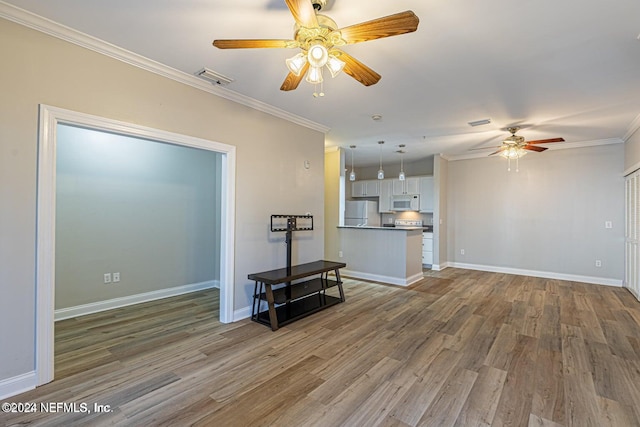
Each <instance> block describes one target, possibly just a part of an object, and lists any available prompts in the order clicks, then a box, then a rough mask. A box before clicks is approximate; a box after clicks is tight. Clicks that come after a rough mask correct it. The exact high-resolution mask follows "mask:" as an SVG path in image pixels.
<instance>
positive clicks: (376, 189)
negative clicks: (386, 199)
mask: <svg viewBox="0 0 640 427" xmlns="http://www.w3.org/2000/svg"><path fill="white" fill-rule="evenodd" d="M379 195H380V183H379V182H378V180H377V179H371V180H364V181H354V182H352V183H351V197H378V196H379Z"/></svg>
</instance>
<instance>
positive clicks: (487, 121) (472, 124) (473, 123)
mask: <svg viewBox="0 0 640 427" xmlns="http://www.w3.org/2000/svg"><path fill="white" fill-rule="evenodd" d="M489 123H491V119H482V120H476V121H475V122H469V126H472V127H476V126H482V125H488V124H489Z"/></svg>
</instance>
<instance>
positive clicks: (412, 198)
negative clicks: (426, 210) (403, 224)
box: [391, 194, 420, 211]
mask: <svg viewBox="0 0 640 427" xmlns="http://www.w3.org/2000/svg"><path fill="white" fill-rule="evenodd" d="M391 210H392V211H419V210H420V196H418V195H417V194H413V195H409V194H408V195H403V196H393V199H391Z"/></svg>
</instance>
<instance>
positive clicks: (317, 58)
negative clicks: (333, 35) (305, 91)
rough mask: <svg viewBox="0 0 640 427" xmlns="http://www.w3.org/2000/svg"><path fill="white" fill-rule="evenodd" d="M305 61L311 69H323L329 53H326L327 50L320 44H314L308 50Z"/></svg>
mask: <svg viewBox="0 0 640 427" xmlns="http://www.w3.org/2000/svg"><path fill="white" fill-rule="evenodd" d="M307 60H308V61H309V64H311V66H312V67H317V68H320V67H324V65H325V64H326V63H327V61H328V60H329V52H327V48H326V47H324V46H322V45H321V44H314V45H313V46H311V48H310V49H309V53H308V54H307Z"/></svg>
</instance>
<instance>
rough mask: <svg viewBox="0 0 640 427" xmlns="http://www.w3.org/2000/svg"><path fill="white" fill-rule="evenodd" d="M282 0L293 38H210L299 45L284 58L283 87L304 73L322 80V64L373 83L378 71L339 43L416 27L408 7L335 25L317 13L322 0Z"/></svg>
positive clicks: (245, 44)
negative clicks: (286, 70) (286, 71)
mask: <svg viewBox="0 0 640 427" xmlns="http://www.w3.org/2000/svg"><path fill="white" fill-rule="evenodd" d="M285 2H286V4H287V7H288V8H289V11H290V12H291V14H292V15H293V18H294V20H295V21H296V26H295V30H294V34H293V39H289V40H287V39H281V40H280V39H230V40H215V41H214V42H213V45H214V46H215V47H217V48H219V49H247V48H299V49H300V50H301V51H300V53H298V54H297V55H295V56H293V57H292V58H289V59H287V61H286V62H287V67H288V68H289V74H288V75H287V77H286V78H285V80H284V82H283V83H282V86H281V87H280V90H283V91H290V90H294V89H296V88H297V87H298V85H299V84H300V82H301V81H302V79H303V78H304V76H305V75H307V79H306V80H307V81H308V82H309V83H313V84H318V83H322V81H323V77H322V72H323V67H325V66H326V67H327V68H328V70H329V72H330V73H331V76H332V77H335V76H336V75H337V74H338V73H340V71H343V70H344V72H345V73H347V74H348V75H349V76H351V77H353V78H354V79H356V80H357V81H359V82H360V83H362V84H363V85H365V86H371V85H374V84H376V83H378V81H379V80H380V78H381V76H380V74H378V73H376V72H375V71H373V70H372V69H371V68H369V67H367V66H366V65H364V64H363V63H362V62H360V61H358V60H357V59H355V58H354V57H352V56H351V55H349V54H348V53H346V52H344V51H343V50H341V49H339V47H341V46H345V45H348V44H354V43H361V42H365V41H369V40H375V39H380V38H384V37H391V36H397V35H401V34H406V33H411V32H413V31H416V30H417V29H418V23H419V20H418V17H417V16H416V15H415V14H414V13H413V12H412V11H410V10H408V11H405V12H400V13H397V14H394V15H389V16H385V17H382V18H378V19H374V20H371V21H367V22H362V23H360V24H355V25H351V26H349V27H344V28H338V26H337V24H336V23H335V21H334V20H333V19H331V18H329V17H328V16H326V15H322V14H319V13H317V12H319V11H320V10H321V9H322V6H323V5H324V4H325V3H326V0H285Z"/></svg>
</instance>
